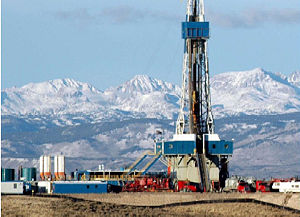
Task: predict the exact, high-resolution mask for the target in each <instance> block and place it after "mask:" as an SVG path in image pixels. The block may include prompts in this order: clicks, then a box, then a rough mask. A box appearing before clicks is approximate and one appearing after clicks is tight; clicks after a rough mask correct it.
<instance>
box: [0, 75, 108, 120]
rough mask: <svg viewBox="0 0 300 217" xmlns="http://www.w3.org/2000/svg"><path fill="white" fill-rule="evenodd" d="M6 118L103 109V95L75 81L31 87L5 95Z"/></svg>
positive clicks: (3, 98) (3, 100)
mask: <svg viewBox="0 0 300 217" xmlns="http://www.w3.org/2000/svg"><path fill="white" fill-rule="evenodd" d="M1 104H2V108H1V109H2V114H4V115H7V114H8V115H26V114H40V115H45V114H67V113H86V112H91V111H96V110H101V109H103V106H104V105H105V102H104V101H103V100H101V91H99V90H97V89H96V88H94V87H92V86H91V85H89V84H86V83H82V82H78V81H75V80H73V79H57V80H51V81H48V82H42V83H30V84H27V85H25V86H23V87H21V88H16V87H13V88H8V89H6V90H4V91H2V102H1Z"/></svg>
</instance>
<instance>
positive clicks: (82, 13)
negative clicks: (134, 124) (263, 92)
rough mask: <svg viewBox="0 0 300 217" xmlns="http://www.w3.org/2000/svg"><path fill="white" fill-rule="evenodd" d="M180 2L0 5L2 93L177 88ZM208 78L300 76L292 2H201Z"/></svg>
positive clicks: (49, 0) (298, 29)
mask: <svg viewBox="0 0 300 217" xmlns="http://www.w3.org/2000/svg"><path fill="white" fill-rule="evenodd" d="M185 8H186V1H185V0H135V1H134V0H46V1H41V0H2V51H1V52H2V75H1V82H2V89H4V88H7V87H12V86H22V85H24V84H27V83H29V82H41V81H47V80H51V79H56V78H73V79H75V80H79V81H83V82H87V83H90V84H92V85H94V86H95V87H97V88H98V89H101V90H105V89H106V88H108V87H110V86H116V85H118V84H121V83H122V82H124V81H126V80H129V79H131V78H132V77H133V76H134V75H136V74H147V75H149V76H151V77H154V78H158V79H162V80H165V81H169V82H172V83H175V84H180V83H181V69H182V55H183V40H182V39H181V29H180V28H181V24H180V22H181V21H183V20H184V18H185V10H186V9H185ZM205 10H206V14H207V16H206V18H207V20H209V21H210V22H211V38H210V40H209V61H210V71H211V73H212V74H213V75H214V74H218V73H222V72H226V71H235V70H249V69H252V68H255V67H262V68H264V69H265V70H268V71H272V72H282V73H285V74H289V73H291V72H293V71H296V70H300V1H299V0H288V1H283V0H252V1H246V0H239V1H233V0H228V1H224V0H209V1H208V0H206V1H205Z"/></svg>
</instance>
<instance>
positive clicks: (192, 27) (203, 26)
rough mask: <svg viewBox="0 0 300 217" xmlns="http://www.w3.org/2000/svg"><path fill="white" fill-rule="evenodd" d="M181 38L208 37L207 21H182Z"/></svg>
mask: <svg viewBox="0 0 300 217" xmlns="http://www.w3.org/2000/svg"><path fill="white" fill-rule="evenodd" d="M182 38H183V39H187V38H206V39H208V38H209V22H182Z"/></svg>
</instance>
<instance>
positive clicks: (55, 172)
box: [54, 155, 59, 180]
mask: <svg viewBox="0 0 300 217" xmlns="http://www.w3.org/2000/svg"><path fill="white" fill-rule="evenodd" d="M54 177H55V180H59V177H58V156H57V155H55V156H54Z"/></svg>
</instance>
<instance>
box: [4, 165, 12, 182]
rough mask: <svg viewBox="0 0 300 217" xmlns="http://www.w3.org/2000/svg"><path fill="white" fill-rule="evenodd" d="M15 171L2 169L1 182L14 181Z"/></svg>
mask: <svg viewBox="0 0 300 217" xmlns="http://www.w3.org/2000/svg"><path fill="white" fill-rule="evenodd" d="M14 180H15V169H6V168H1V181H4V182H5V181H14Z"/></svg>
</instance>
